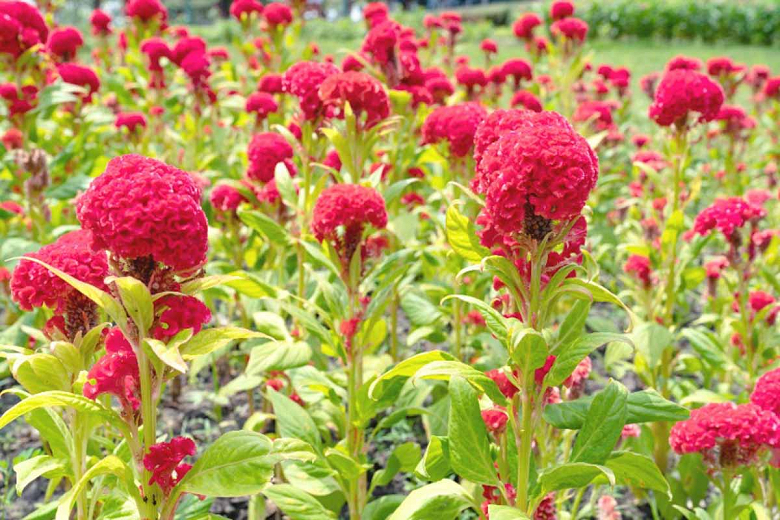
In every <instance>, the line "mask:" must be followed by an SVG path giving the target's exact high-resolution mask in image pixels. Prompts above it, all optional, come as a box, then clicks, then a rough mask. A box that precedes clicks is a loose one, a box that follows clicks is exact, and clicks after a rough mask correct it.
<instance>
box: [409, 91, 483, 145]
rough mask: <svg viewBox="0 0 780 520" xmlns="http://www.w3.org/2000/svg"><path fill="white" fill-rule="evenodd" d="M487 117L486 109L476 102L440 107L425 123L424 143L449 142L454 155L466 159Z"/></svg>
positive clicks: (423, 130)
mask: <svg viewBox="0 0 780 520" xmlns="http://www.w3.org/2000/svg"><path fill="white" fill-rule="evenodd" d="M486 116H487V111H486V110H485V107H483V106H482V105H481V104H479V103H476V102H468V103H459V104H457V105H451V106H442V107H438V108H436V109H435V110H434V111H433V112H431V113H430V114H429V115H428V117H427V118H426V119H425V123H423V126H422V137H423V143H424V144H428V143H438V142H440V141H447V142H448V143H449V145H450V148H449V150H450V153H451V154H452V155H454V156H456V157H464V156H465V155H466V154H468V153H469V152H470V151H471V149H472V147H473V145H474V134H475V132H476V131H477V127H478V126H479V124H480V123H481V122H482V120H484V119H485V117H486Z"/></svg>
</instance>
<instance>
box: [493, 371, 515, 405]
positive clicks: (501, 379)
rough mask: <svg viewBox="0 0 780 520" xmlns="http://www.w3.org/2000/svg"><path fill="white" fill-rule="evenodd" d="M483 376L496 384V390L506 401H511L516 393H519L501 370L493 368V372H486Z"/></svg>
mask: <svg viewBox="0 0 780 520" xmlns="http://www.w3.org/2000/svg"><path fill="white" fill-rule="evenodd" d="M485 375H486V376H488V377H489V378H490V379H492V380H493V382H494V383H496V386H498V390H499V391H500V392H501V393H502V394H504V397H506V398H507V399H512V398H513V397H514V396H515V394H516V393H517V392H519V391H520V389H519V388H517V387H516V386H515V385H514V383H512V381H510V380H509V378H508V377H507V375H506V372H504V371H503V370H499V369H497V368H494V369H493V370H488V371H487V372H485Z"/></svg>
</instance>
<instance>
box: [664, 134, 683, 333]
mask: <svg viewBox="0 0 780 520" xmlns="http://www.w3.org/2000/svg"><path fill="white" fill-rule="evenodd" d="M686 136H687V134H686V133H685V130H677V131H676V133H675V136H674V142H675V147H676V150H675V155H674V177H673V183H674V186H673V190H672V216H674V215H675V214H676V213H677V211H678V210H679V209H680V184H681V182H682V180H683V169H684V168H685V159H686V155H687V153H688V147H687V143H686ZM667 225H668V223H667ZM678 239H679V231H678V230H675V232H674V233H673V234H672V242H671V244H670V245H669V274H668V276H667V279H666V302H665V309H664V322H665V323H666V324H667V325H670V326H671V325H673V324H674V300H675V295H676V287H675V278H676V269H677V244H678V242H679V240H678Z"/></svg>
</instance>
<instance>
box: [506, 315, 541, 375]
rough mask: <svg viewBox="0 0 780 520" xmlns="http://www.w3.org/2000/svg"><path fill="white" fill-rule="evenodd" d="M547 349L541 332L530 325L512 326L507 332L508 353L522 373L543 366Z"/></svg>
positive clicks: (530, 371) (528, 372) (531, 371)
mask: <svg viewBox="0 0 780 520" xmlns="http://www.w3.org/2000/svg"><path fill="white" fill-rule="evenodd" d="M548 353H549V350H548V348H547V342H546V341H545V339H544V336H542V335H541V333H539V332H537V331H535V330H534V329H532V328H530V327H525V326H522V325H521V326H513V327H512V329H511V330H510V333H509V355H510V356H511V357H512V360H514V362H515V363H517V364H518V366H519V367H520V371H521V372H522V373H523V374H532V373H533V371H534V370H536V369H537V368H541V367H543V366H544V363H545V361H546V360H547V355H548Z"/></svg>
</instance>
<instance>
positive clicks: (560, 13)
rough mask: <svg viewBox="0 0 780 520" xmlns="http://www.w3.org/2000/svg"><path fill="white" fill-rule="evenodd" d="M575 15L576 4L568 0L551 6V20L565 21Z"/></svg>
mask: <svg viewBox="0 0 780 520" xmlns="http://www.w3.org/2000/svg"><path fill="white" fill-rule="evenodd" d="M573 15H574V4H572V3H571V2H569V1H568V0H558V1H556V2H553V4H552V5H551V6H550V18H552V19H553V20H563V19H564V18H568V17H569V16H573Z"/></svg>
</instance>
